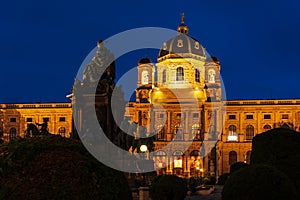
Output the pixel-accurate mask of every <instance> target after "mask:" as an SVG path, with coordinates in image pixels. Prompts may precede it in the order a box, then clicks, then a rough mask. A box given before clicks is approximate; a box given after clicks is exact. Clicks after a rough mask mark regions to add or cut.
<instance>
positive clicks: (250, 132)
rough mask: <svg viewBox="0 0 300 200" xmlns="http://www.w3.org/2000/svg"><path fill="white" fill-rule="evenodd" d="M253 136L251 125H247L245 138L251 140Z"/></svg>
mask: <svg viewBox="0 0 300 200" xmlns="http://www.w3.org/2000/svg"><path fill="white" fill-rule="evenodd" d="M253 137H254V127H253V126H252V125H248V126H247V127H246V140H252V139H253Z"/></svg>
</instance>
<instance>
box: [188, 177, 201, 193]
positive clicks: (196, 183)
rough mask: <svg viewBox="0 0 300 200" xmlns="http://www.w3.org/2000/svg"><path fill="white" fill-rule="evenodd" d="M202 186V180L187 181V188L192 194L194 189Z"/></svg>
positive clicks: (192, 179)
mask: <svg viewBox="0 0 300 200" xmlns="http://www.w3.org/2000/svg"><path fill="white" fill-rule="evenodd" d="M200 185H202V178H200V177H191V178H190V180H189V187H190V190H191V191H192V192H196V187H197V186H200Z"/></svg>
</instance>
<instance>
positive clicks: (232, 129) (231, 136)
mask: <svg viewBox="0 0 300 200" xmlns="http://www.w3.org/2000/svg"><path fill="white" fill-rule="evenodd" d="M227 139H228V141H237V140H238V136H237V133H236V126H234V125H230V126H229V128H228V138H227Z"/></svg>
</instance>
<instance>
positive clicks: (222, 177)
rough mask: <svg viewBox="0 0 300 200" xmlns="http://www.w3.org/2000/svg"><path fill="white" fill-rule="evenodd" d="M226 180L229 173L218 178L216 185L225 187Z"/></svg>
mask: <svg viewBox="0 0 300 200" xmlns="http://www.w3.org/2000/svg"><path fill="white" fill-rule="evenodd" d="M228 178H229V173H225V174H222V175H221V176H220V177H219V178H218V185H225V183H226V181H227V180H228Z"/></svg>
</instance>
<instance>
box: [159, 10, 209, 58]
mask: <svg viewBox="0 0 300 200" xmlns="http://www.w3.org/2000/svg"><path fill="white" fill-rule="evenodd" d="M188 30H189V29H188V27H187V26H186V25H185V23H184V14H182V16H181V24H180V25H179V26H178V28H177V31H178V35H177V36H175V37H174V38H172V39H170V40H168V41H167V42H164V44H163V46H162V47H161V49H160V51H159V54H158V61H160V60H164V59H166V58H171V57H173V58H176V57H178V58H191V57H205V48H204V47H203V46H202V45H201V44H200V42H199V41H198V40H196V39H194V38H192V37H189V36H188Z"/></svg>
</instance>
